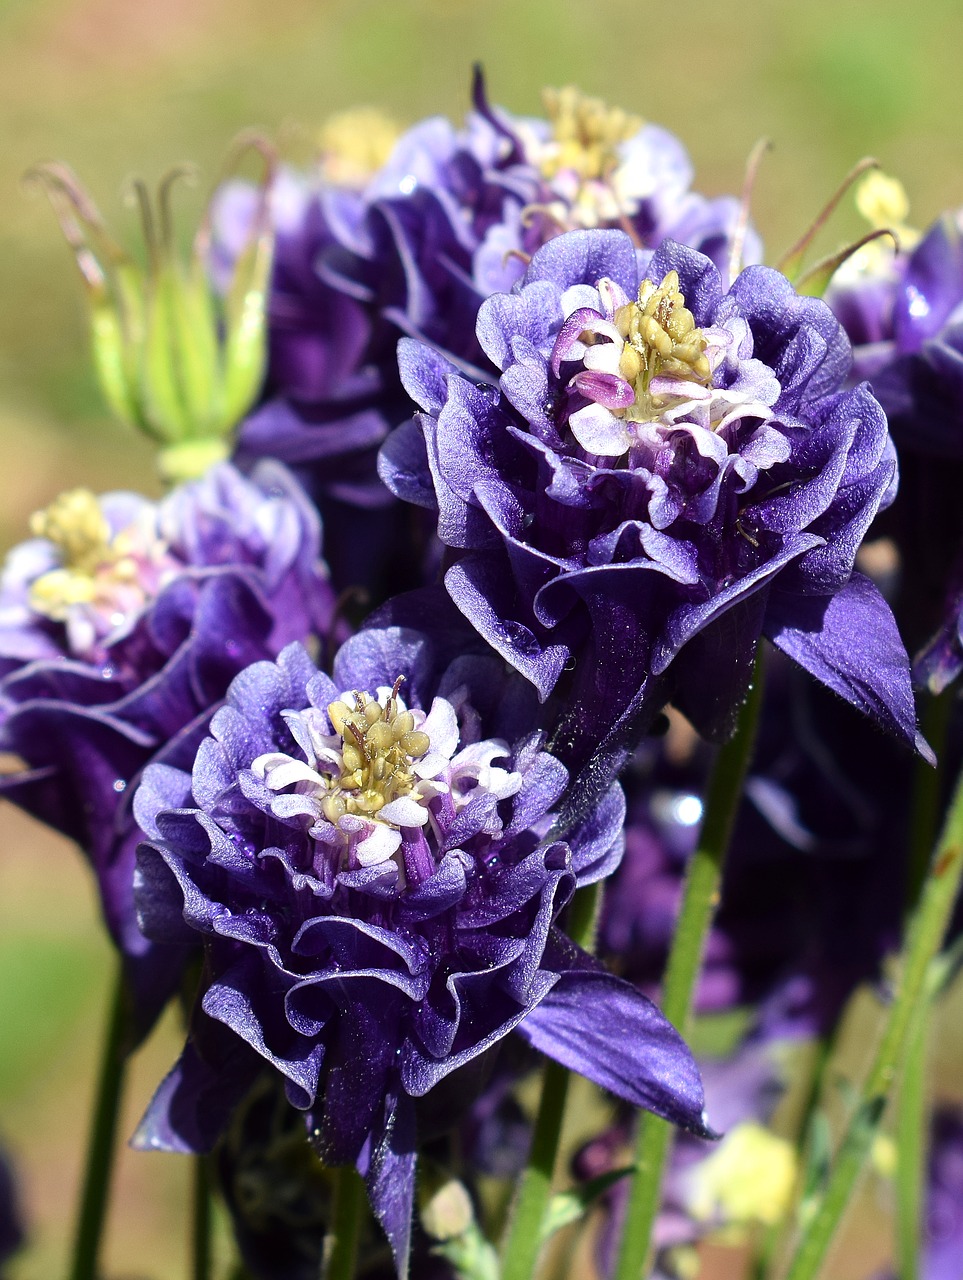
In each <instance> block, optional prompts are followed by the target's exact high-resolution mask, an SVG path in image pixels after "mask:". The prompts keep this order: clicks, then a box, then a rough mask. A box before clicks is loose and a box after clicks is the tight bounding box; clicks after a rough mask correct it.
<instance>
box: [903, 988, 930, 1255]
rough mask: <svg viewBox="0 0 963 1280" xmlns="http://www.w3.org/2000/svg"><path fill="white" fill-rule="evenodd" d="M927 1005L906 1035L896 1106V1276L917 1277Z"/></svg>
mask: <svg viewBox="0 0 963 1280" xmlns="http://www.w3.org/2000/svg"><path fill="white" fill-rule="evenodd" d="M927 1012H928V1010H927V1009H922V1010H920V1019H919V1022H920V1025H919V1026H918V1027H917V1028H915V1029H914V1031H913V1034H912V1036H911V1038H910V1045H909V1050H908V1052H907V1055H906V1064H905V1066H904V1069H903V1077H902V1081H901V1083H900V1091H899V1103H898V1105H897V1110H896V1148H897V1157H896V1160H897V1163H896V1256H897V1259H898V1262H899V1280H917V1278H918V1276H919V1267H920V1236H921V1226H922V1214H923V1194H924V1183H925V1178H926V1148H927V1131H928V1127H929V1126H928V1125H927V1119H926V1111H927V1106H926V1104H927V1092H926V1063H927V1057H928V1055H927V1047H928V1040H929V1037H928V1036H927V1030H928V1027H929V1018H928V1017H927Z"/></svg>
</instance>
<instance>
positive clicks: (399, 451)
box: [378, 418, 438, 511]
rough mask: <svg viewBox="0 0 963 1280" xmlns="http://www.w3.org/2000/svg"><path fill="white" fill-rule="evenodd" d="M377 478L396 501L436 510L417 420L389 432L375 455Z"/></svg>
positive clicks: (423, 441)
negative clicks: (376, 455)
mask: <svg viewBox="0 0 963 1280" xmlns="http://www.w3.org/2000/svg"><path fill="white" fill-rule="evenodd" d="M378 475H379V476H380V477H381V479H382V481H383V482H384V483H385V484H386V485H387V487H388V488H389V489H390V490H391V492H392V493H393V494H394V495H395V497H396V498H401V500H402V501H403V502H411V503H413V504H414V505H415V506H417V507H425V508H426V509H427V510H428V511H436V510H437V509H438V500H437V498H436V497H435V489H434V486H433V485H432V481H431V467H430V466H429V464H428V450H427V447H426V445H425V434H424V431H423V429H422V426H421V421H420V418H413V419H411V421H409V422H403V423H402V424H401V426H400V427H397V428H396V429H395V430H394V431H392V433H391V435H390V436H389V437H388V439H387V440H386V441H385V442H384V444H383V445H382V446H381V451H380V452H379V454H378Z"/></svg>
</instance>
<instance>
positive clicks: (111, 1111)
mask: <svg viewBox="0 0 963 1280" xmlns="http://www.w3.org/2000/svg"><path fill="white" fill-rule="evenodd" d="M126 1035H127V999H126V988H125V984H124V975H123V969H122V967H121V966H119V965H118V970H117V977H116V980H115V985H114V992H113V996H112V999H111V1006H110V1012H109V1014H108V1019H107V1030H106V1035H105V1037H104V1047H103V1056H102V1058H101V1064H100V1078H99V1080H98V1083H97V1099H96V1102H95V1104H94V1115H93V1120H92V1122H91V1126H90V1136H89V1139H88V1142H87V1164H86V1168H85V1170H84V1183H83V1191H82V1192H81V1199H80V1211H79V1216H78V1219H77V1228H76V1233H75V1236H74V1251H73V1262H72V1265H71V1269H70V1272H69V1280H95V1278H96V1276H97V1273H98V1266H97V1261H98V1257H99V1254H100V1240H101V1236H102V1234H103V1230H104V1221H105V1219H106V1216H107V1200H108V1195H109V1191H110V1178H111V1173H112V1170H113V1166H114V1140H115V1138H116V1134H117V1117H118V1113H119V1111H120V1102H121V1095H122V1092H123V1084H124V1074H125V1067H126V1062H127V1054H126Z"/></svg>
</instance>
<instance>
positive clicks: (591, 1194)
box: [541, 1164, 635, 1244]
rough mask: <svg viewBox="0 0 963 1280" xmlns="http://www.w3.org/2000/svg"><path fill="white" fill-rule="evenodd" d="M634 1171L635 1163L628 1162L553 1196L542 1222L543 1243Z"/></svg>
mask: <svg viewBox="0 0 963 1280" xmlns="http://www.w3.org/2000/svg"><path fill="white" fill-rule="evenodd" d="M634 1172H635V1165H634V1164H628V1165H626V1166H625V1168H623V1169H613V1170H611V1172H609V1173H600V1174H599V1176H598V1177H597V1178H592V1179H591V1180H590V1181H589V1182H586V1183H583V1184H582V1186H580V1187H575V1188H573V1189H572V1190H571V1191H562V1192H559V1194H558V1195H554V1196H552V1198H551V1200H550V1201H549V1205H548V1210H547V1211H546V1213H545V1218H544V1221H543V1222H542V1231H541V1240H542V1243H543V1244H544V1242H545V1241H546V1240H549V1239H551V1237H552V1236H553V1235H554V1234H555V1232H556V1231H561V1229H562V1227H567V1226H570V1225H571V1223H573V1222H578V1220H579V1218H581V1217H582V1215H583V1214H585V1213H586V1212H587V1211H588V1210H589V1209H590V1208H591V1207H592V1205H593V1204H594V1203H595V1202H596V1200H598V1199H599V1198H600V1197H601V1196H603V1195H605V1193H606V1191H608V1189H609V1188H610V1187H614V1186H615V1184H616V1183H617V1182H621V1181H622V1179H623V1178H627V1177H628V1176H629V1174H630V1173H634Z"/></svg>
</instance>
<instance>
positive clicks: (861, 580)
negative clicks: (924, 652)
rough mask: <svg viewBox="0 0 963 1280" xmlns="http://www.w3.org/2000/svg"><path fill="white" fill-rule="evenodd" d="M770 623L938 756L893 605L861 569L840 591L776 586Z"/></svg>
mask: <svg viewBox="0 0 963 1280" xmlns="http://www.w3.org/2000/svg"><path fill="white" fill-rule="evenodd" d="M764 631H765V633H766V635H767V636H768V637H769V639H770V640H771V641H772V643H773V644H774V645H775V646H776V648H777V649H781V650H782V651H783V653H785V654H787V655H788V656H789V657H790V658H792V659H793V660H794V661H795V662H798V663H799V665H800V666H801V667H804V668H805V669H806V670H807V671H808V672H809V673H810V674H811V675H813V676H815V677H816V679H817V680H819V681H820V682H821V683H822V684H824V685H826V686H827V688H829V689H832V690H834V692H836V693H838V694H839V695H840V697H842V698H845V699H846V701H847V702H851V703H852V704H853V706H854V707H858V708H859V710H860V711H863V712H865V713H866V714H867V715H868V716H869V717H870V718H871V719H872V720H873V721H874V722H875V723H876V724H878V725H879V727H880V728H881V729H884V730H886V732H887V733H892V734H894V735H895V736H896V737H897V738H899V739H901V740H902V741H903V742H905V743H906V744H907V745H909V746H910V747H913V748H914V749H915V750H916V751H918V752H919V753H920V755H922V756H923V758H924V759H925V760H928V761H930V762H931V763H932V762H933V759H934V758H933V753H932V751H931V750H930V748H929V747H928V746H927V744H926V742H925V741H924V739H923V738H922V737H921V735H920V734H919V732H918V730H917V728H916V708H915V706H914V704H913V687H912V683H911V680H910V665H909V659H908V658H907V655H906V650H905V648H904V646H903V642H902V639H901V638H900V635H899V631H898V630H897V628H896V620H895V619H894V617H893V614H892V611H891V609H890V607H889V605H888V604H887V603H886V601H885V600H884V599H883V597H882V596H881V595H880V593H879V591H878V590H877V588H876V587H875V586H874V585H873V583H872V582H870V580H869V579H868V578H865V577H864V576H863V575H862V574H861V573H854V574H853V576H852V577H851V578H850V580H849V582H848V583H846V585H845V586H844V587H842V588H840V590H839V591H837V592H836V594H835V595H833V596H828V597H827V596H795V595H789V594H788V593H784V592H780V591H778V590H773V592H772V593H771V595H770V597H769V605H768V608H767V610H766V621H765V624H764Z"/></svg>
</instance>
